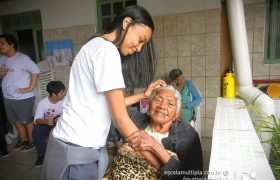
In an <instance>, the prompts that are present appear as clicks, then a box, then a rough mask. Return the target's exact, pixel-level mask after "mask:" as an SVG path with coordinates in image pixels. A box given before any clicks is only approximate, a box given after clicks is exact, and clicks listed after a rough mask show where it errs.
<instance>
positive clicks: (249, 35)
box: [247, 30, 254, 53]
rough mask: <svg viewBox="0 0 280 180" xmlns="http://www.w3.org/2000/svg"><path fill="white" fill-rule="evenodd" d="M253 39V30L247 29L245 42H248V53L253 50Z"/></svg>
mask: <svg viewBox="0 0 280 180" xmlns="http://www.w3.org/2000/svg"><path fill="white" fill-rule="evenodd" d="M253 39H254V31H253V30H247V43H248V49H249V53H252V52H253Z"/></svg>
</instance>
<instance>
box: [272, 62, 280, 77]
mask: <svg viewBox="0 0 280 180" xmlns="http://www.w3.org/2000/svg"><path fill="white" fill-rule="evenodd" d="M269 66H270V68H269V75H270V76H279V74H280V64H270V65H269Z"/></svg>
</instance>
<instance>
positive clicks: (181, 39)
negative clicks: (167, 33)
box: [177, 35, 191, 56]
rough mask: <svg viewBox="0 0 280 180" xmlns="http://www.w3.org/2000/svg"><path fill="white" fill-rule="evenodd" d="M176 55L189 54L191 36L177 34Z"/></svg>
mask: <svg viewBox="0 0 280 180" xmlns="http://www.w3.org/2000/svg"><path fill="white" fill-rule="evenodd" d="M177 43H178V56H191V37H190V35H186V36H177Z"/></svg>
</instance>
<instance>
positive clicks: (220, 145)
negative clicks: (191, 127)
mask: <svg viewBox="0 0 280 180" xmlns="http://www.w3.org/2000/svg"><path fill="white" fill-rule="evenodd" d="M208 174H209V175H208V179H215V180H216V179H228V180H231V179H233V180H235V179H246V178H247V179H269V180H273V179H275V178H274V175H273V173H272V170H271V168H270V165H269V163H268V161H267V158H266V156H265V153H264V151H263V148H262V145H261V143H260V141H259V139H258V136H257V134H256V132H255V129H254V126H253V124H252V121H251V119H250V116H249V113H248V111H247V109H246V108H245V104H244V102H243V100H241V99H225V98H221V97H218V98H217V107H216V114H215V123H214V128H213V139H212V149H211V158H210V165H209V172H208ZM254 176H255V177H256V178H254Z"/></svg>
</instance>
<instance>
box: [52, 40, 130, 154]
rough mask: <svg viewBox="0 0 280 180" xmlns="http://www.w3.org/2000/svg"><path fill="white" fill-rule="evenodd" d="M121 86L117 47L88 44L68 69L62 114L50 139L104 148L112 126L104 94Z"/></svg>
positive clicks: (103, 43) (100, 41)
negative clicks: (67, 82) (67, 81)
mask: <svg viewBox="0 0 280 180" xmlns="http://www.w3.org/2000/svg"><path fill="white" fill-rule="evenodd" d="M124 87H125V85H124V80H123V75H122V68H121V59H120V55H119V52H118V50H117V48H116V46H115V45H113V44H112V43H111V42H109V41H106V40H104V39H103V38H100V37H97V38H94V39H92V40H90V41H89V42H87V43H86V44H85V45H84V46H83V47H82V48H81V50H80V51H79V53H78V54H77V55H76V57H75V60H74V63H73V65H72V67H71V72H70V79H69V88H68V92H67V95H66V97H65V100H64V103H63V114H62V117H61V118H60V120H59V121H58V122H57V124H56V126H55V128H54V130H53V136H54V137H56V138H58V139H60V140H62V141H65V142H70V143H73V144H76V145H79V146H83V147H93V148H96V149H98V148H100V147H103V146H104V145H105V143H106V138H107V135H108V132H109V128H110V124H111V114H110V110H109V106H108V102H107V99H106V95H105V92H106V91H109V90H112V89H119V88H124Z"/></svg>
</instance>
